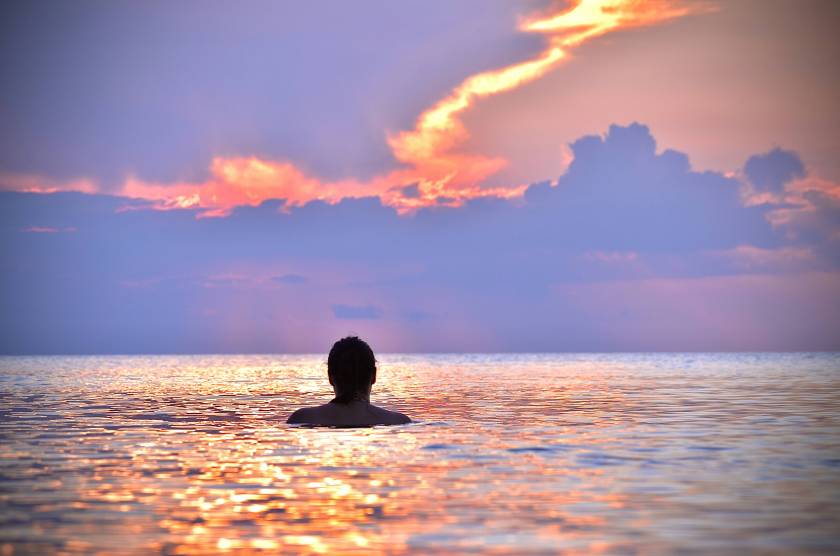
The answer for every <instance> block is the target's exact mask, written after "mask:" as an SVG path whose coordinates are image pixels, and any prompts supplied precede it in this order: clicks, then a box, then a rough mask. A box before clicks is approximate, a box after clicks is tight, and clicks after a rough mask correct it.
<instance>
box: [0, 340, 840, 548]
mask: <svg viewBox="0 0 840 556" xmlns="http://www.w3.org/2000/svg"><path fill="white" fill-rule="evenodd" d="M331 395H332V392H331V391H330V390H329V385H328V383H327V380H326V356H325V355H236V356H234V355H190V356H145V355H144V356H72V357H71V356H54V357H2V358H0V555H3V556H7V555H10V554H98V553H101V554H212V553H223V552H230V553H248V552H255V553H256V552H265V553H272V552H281V553H330V554H331V553H337V552H340V553H351V554H352V553H359V554H361V553H367V552H386V553H390V554H400V553H417V554H433V553H490V554H506V553H511V554H558V553H559V554H675V553H679V554H739V555H744V554H780V555H781V554H785V555H787V554H837V553H840V519H838V516H840V355H837V354H810V353H797V354H769V353H768V354H762V353H755V354H752V353H751V354H711V353H710V354H696V353H673V354H512V355H487V354H472V355H384V354H383V355H380V356H379V375H378V380H377V383H376V384H375V385H374V391H373V395H372V401H373V403H375V404H377V405H382V406H384V407H387V408H389V409H394V410H398V411H401V412H403V413H406V414H407V415H409V416H410V417H411V418H412V419H413V420H414V421H415V422H414V423H412V424H409V425H403V426H392V427H374V428H367V429H326V428H301V427H292V426H289V425H286V424H285V420H286V418H287V417H288V415H289V414H290V413H291V412H292V411H293V410H294V409H296V408H298V407H301V406H305V405H313V404H320V403H324V402H326V401H328V400H329V399H331V397H332V396H331Z"/></svg>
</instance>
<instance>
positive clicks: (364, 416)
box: [286, 336, 411, 427]
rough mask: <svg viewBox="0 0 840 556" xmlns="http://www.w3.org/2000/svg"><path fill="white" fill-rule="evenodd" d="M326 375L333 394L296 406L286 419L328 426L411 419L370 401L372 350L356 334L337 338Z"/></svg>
mask: <svg viewBox="0 0 840 556" xmlns="http://www.w3.org/2000/svg"><path fill="white" fill-rule="evenodd" d="M327 376H328V377H329V379H330V384H331V385H332V387H333V390H334V391H335V398H333V400H332V401H330V402H329V403H325V404H324V405H319V406H318V407H304V408H301V409H298V410H297V411H295V412H294V413H292V415H291V416H290V417H289V419H288V421H286V422H287V423H291V424H306V425H321V426H331V427H369V426H373V425H402V424H404V423H410V422H411V419H409V418H408V417H406V416H405V415H403V414H402V413H398V412H396V411H388V410H387V409H383V408H381V407H376V406H375V405H373V404H372V403H370V389H371V386H373V384H374V383H375V382H376V358H375V357H374V356H373V350H372V349H370V346H369V345H367V343H365V342H364V341H363V340H360V339H359V338H357V337H356V336H348V337H347V338H342V339H341V340H339V341H337V342H336V343H335V344H334V345H333V347H332V349H331V350H330V355H329V357H328V358H327Z"/></svg>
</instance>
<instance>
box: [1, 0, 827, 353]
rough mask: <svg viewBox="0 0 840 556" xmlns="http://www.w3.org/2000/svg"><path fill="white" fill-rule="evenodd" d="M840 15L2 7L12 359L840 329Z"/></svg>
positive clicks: (4, 251)
mask: <svg viewBox="0 0 840 556" xmlns="http://www.w3.org/2000/svg"><path fill="white" fill-rule="evenodd" d="M838 24H840V9H838V5H837V4H836V3H835V2H832V1H830V0H821V1H816V0H798V1H793V0H785V1H777V0H736V1H717V2H715V1H701V0H647V1H645V0H584V1H582V2H561V1H549V0H522V1H511V0H454V1H445V2H444V1H439V2H438V1H433V2H429V1H427V0H423V1H420V0H404V1H402V2H391V1H387V0H376V1H374V0H357V1H354V2H344V1H339V0H334V1H326V0H313V1H310V2H305V3H300V2H268V1H265V2H260V1H250V2H239V3H229V2H212V1H211V2H193V1H185V2H179V3H175V4H173V3H170V2H142V3H138V2H120V1H109V2H103V1H96V2H94V1H84V0H80V1H78V2H73V3H64V2H40V1H26V2H14V1H12V2H4V3H3V4H2V6H0V265H2V272H0V353H6V354H38V353H45V354H48V353H54V354H71V353H238V352H272V353H273V352H298V353H299V352H314V353H321V352H325V351H326V350H328V349H329V346H330V345H331V344H332V342H333V341H335V340H336V339H337V338H339V337H341V336H344V335H347V334H358V335H360V336H362V337H363V338H365V339H367V340H368V341H369V342H370V343H371V345H372V347H373V348H374V350H375V351H377V352H463V351H479V352H526V351H538V352H553V351H717V350H722V351H733V350H745V351H759V350H770V351H786V350H837V349H840V156H838V155H840V133H838V130H840V111H838V110H837V102H836V99H837V98H840V95H838V93H840V68H838V66H837V64H836V60H837V59H838V57H839V56H840V39H838V38H837V36H836V35H837V34H836V29H837V27H838Z"/></svg>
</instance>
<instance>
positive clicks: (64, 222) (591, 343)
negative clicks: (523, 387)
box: [0, 124, 840, 353]
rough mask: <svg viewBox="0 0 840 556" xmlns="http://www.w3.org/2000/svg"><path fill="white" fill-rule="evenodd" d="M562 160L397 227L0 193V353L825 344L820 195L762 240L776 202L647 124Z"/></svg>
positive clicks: (830, 225)
mask: <svg viewBox="0 0 840 556" xmlns="http://www.w3.org/2000/svg"><path fill="white" fill-rule="evenodd" d="M572 149H573V152H574V162H573V163H572V164H571V166H570V167H569V169H568V171H567V172H566V174H564V175H563V176H562V177H561V178H560V179H559V180H557V181H556V182H545V183H539V184H534V185H532V186H531V187H530V188H529V189H528V191H527V193H526V195H525V197H524V198H523V199H520V200H517V201H514V202H509V201H504V200H496V199H480V200H475V201H472V202H470V203H468V204H467V205H465V206H463V207H460V208H433V209H425V210H421V211H419V212H418V213H416V214H415V215H412V216H409V217H404V216H403V217H400V216H398V215H397V214H395V212H394V211H393V210H392V209H390V208H388V207H383V206H382V205H381V204H380V202H379V200H378V199H376V198H366V199H354V200H349V199H348V200H345V201H343V202H341V203H339V204H337V205H327V204H324V203H320V202H313V203H310V204H308V205H306V206H303V207H299V208H291V209H289V210H283V209H284V207H283V201H282V200H276V201H267V202H265V203H263V204H262V205H261V206H259V207H241V208H238V209H237V210H236V211H235V212H234V213H233V214H232V215H230V216H228V217H226V218H204V219H197V218H196V213H195V212H194V211H190V210H184V211H171V212H155V211H150V210H124V209H125V207H127V206H131V204H132V203H136V202H135V201H130V200H128V199H125V198H119V197H111V196H102V195H96V196H95V195H84V194H77V193H55V194H49V195H37V194H25V193H8V192H7V193H0V199H1V200H0V215H2V218H0V237H1V238H2V249H3V256H2V265H3V269H2V270H3V272H2V276H1V277H0V292H1V293H0V295H2V304H3V307H2V313H0V338H2V339H0V352H3V353H87V352H107V353H120V352H129V353H134V352H231V351H269V352H270V351H319V352H320V351H323V349H325V347H327V346H328V345H329V342H330V341H332V340H333V339H334V337H335V336H336V335H338V334H343V333H347V332H356V333H361V334H365V335H367V336H369V337H371V338H372V339H373V341H374V342H376V343H377V346H378V347H379V348H380V349H382V350H401V351H414V350H420V351H462V350H481V351H555V350H579V351H598V350H718V349H720V350H732V349H745V350H764V349H771V350H775V349H778V350H787V349H804V350H808V349H837V348H840V333H838V331H840V310H838V306H837V299H838V294H840V280H838V267H840V261H838V260H837V259H838V257H837V239H836V238H837V236H838V231H840V218H839V217H838V214H839V213H840V211H838V207H837V203H836V202H835V201H833V200H832V198H831V197H829V196H825V195H822V196H820V195H819V194H818V193H813V194H812V198H811V200H810V201H809V202H810V205H809V206H808V207H807V210H800V211H799V212H797V213H795V216H794V217H790V218H787V219H784V220H783V221H782V222H781V223H780V222H778V221H777V222H776V223H775V226H774V225H771V223H770V220H771V218H770V217H771V216H772V215H773V214H778V213H779V211H783V210H786V209H789V208H790V207H786V206H785V205H783V204H782V201H778V202H772V203H771V202H765V203H764V204H757V205H753V206H747V203H745V201H744V199H743V197H742V195H743V189H744V183H743V182H742V181H739V180H738V179H736V178H730V177H726V176H724V175H722V174H720V173H715V172H703V173H699V172H694V171H692V170H691V168H690V165H689V161H688V158H687V157H686V155H684V154H682V153H679V152H676V151H672V150H665V151H663V152H661V153H658V154H657V152H656V145H655V141H654V138H653V137H652V135H651V134H650V132H649V131H648V129H647V128H646V127H644V126H642V125H638V124H633V125H630V126H627V127H621V126H612V127H611V128H610V130H609V132H608V133H607V134H606V135H605V136H603V137H601V136H587V137H583V138H581V139H579V140H578V141H576V142H575V143H574V144H573V145H572ZM744 175H745V179H746V180H748V181H749V182H751V186H752V189H753V190H754V191H769V192H775V193H778V192H781V191H783V190H784V188H785V185H786V184H788V183H790V181H791V180H793V179H795V178H799V177H802V176H804V175H805V169H804V167H803V165H802V163H801V161H800V160H799V158H798V157H797V155H796V154H795V153H792V152H788V151H784V150H779V149H777V150H774V151H771V152H770V153H766V154H761V155H757V156H754V157H752V158H750V159H749V160H748V161H747V162H746V163H745V167H744ZM800 208H801V207H800ZM33 228H51V229H55V230H59V231H58V232H55V233H34V232H31V231H26V230H31V229H33ZM62 230H68V231H62ZM832 238H835V239H832Z"/></svg>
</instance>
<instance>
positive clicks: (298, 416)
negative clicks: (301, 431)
mask: <svg viewBox="0 0 840 556" xmlns="http://www.w3.org/2000/svg"><path fill="white" fill-rule="evenodd" d="M322 413H323V409H322V407H321V406H319V407H301V408H300V409H298V410H297V411H295V412H294V413H292V414H291V415H289V418H288V419H287V420H286V422H287V423H289V424H290V425H295V424H311V423H316V422H317V421H318V418H319V417H321V414H322Z"/></svg>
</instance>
